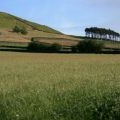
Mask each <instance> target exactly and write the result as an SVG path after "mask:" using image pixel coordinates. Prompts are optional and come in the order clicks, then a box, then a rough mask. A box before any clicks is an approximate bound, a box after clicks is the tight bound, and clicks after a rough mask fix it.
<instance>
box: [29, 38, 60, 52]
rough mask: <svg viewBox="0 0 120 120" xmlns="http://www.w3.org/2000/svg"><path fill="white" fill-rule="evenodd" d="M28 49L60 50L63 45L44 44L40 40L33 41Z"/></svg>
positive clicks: (34, 50) (39, 50) (37, 50)
mask: <svg viewBox="0 0 120 120" xmlns="http://www.w3.org/2000/svg"><path fill="white" fill-rule="evenodd" d="M28 50H29V51H32V52H53V53H54V52H59V51H60V50H61V45H59V44H52V45H50V44H44V43H40V42H38V41H34V40H33V39H32V41H31V42H30V43H29V45H28Z"/></svg>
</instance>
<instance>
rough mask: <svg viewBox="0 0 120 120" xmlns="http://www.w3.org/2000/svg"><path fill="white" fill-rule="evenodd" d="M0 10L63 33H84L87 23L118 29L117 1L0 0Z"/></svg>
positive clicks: (119, 21)
mask: <svg viewBox="0 0 120 120" xmlns="http://www.w3.org/2000/svg"><path fill="white" fill-rule="evenodd" d="M0 11H2V12H8V13H11V14H14V15H16V16H19V17H22V18H24V19H28V20H31V21H34V22H37V23H40V24H44V25H47V26H50V27H52V28H55V29H57V30H60V31H61V32H63V33H66V34H74V35H84V29H85V28H86V27H91V26H98V27H106V28H111V29H113V30H116V31H117V32H120V13H119V12H120V0H2V1H1V3H0Z"/></svg>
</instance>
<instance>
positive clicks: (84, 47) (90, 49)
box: [77, 40, 104, 53]
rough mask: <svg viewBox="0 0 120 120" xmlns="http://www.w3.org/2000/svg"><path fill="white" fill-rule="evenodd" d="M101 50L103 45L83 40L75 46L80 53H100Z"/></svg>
mask: <svg viewBox="0 0 120 120" xmlns="http://www.w3.org/2000/svg"><path fill="white" fill-rule="evenodd" d="M103 48H104V44H103V43H100V42H97V41H93V40H84V41H81V42H79V43H78V45H77V49H78V51H79V52H81V53H100V52H101V51H102V49H103Z"/></svg>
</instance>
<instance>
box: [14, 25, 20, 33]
mask: <svg viewBox="0 0 120 120" xmlns="http://www.w3.org/2000/svg"><path fill="white" fill-rule="evenodd" d="M20 31H21V28H20V27H19V26H15V27H14V28H13V32H16V33H19V32H20Z"/></svg>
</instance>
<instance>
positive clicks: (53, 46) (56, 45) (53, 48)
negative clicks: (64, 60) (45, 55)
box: [50, 43, 62, 52]
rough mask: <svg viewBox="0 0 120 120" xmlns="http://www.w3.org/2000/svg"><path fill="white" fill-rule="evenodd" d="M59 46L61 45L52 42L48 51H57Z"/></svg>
mask: <svg viewBox="0 0 120 120" xmlns="http://www.w3.org/2000/svg"><path fill="white" fill-rule="evenodd" d="M61 48H62V47H61V45H59V44H57V43H54V44H52V45H51V46H50V52H59V51H60V50H61Z"/></svg>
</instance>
